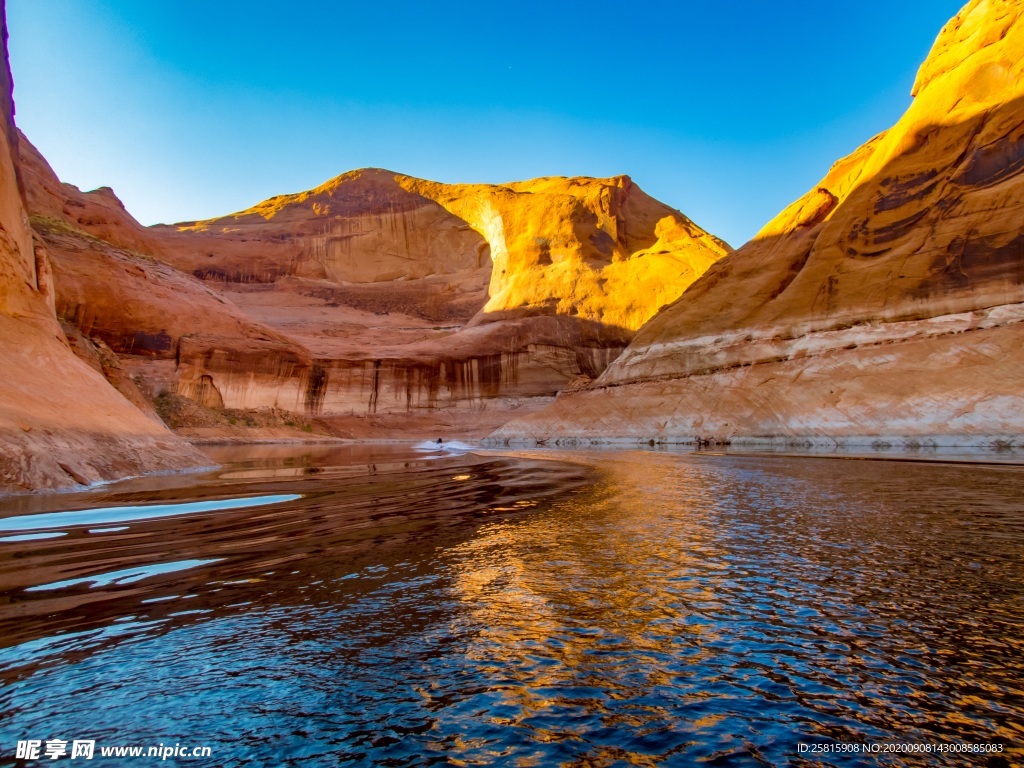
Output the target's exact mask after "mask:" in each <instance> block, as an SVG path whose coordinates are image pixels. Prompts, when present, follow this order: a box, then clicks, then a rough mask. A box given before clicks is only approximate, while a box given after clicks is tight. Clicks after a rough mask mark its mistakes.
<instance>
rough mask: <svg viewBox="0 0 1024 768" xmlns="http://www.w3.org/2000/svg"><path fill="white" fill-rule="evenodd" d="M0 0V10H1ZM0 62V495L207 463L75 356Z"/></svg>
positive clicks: (4, 69) (5, 70) (8, 81)
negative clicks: (29, 195) (29, 202)
mask: <svg viewBox="0 0 1024 768" xmlns="http://www.w3.org/2000/svg"><path fill="white" fill-rule="evenodd" d="M2 15H3V13H2V7H0V16H2ZM3 41H4V60H3V63H2V64H0V133H2V135H0V369H2V370H3V376H0V493H5V492H12V491H13V492H16V491H28V490H37V489H55V488H68V487H74V486H77V485H81V484H84V483H90V482H95V481H98V480H107V479H113V478H117V477H122V476H125V475H132V474H138V473H141V472H147V471H154V470H170V469H183V468H186V467H191V466H197V465H202V464H208V463H210V462H209V460H208V459H206V457H204V456H203V455H202V454H200V453H199V452H197V451H196V450H194V449H193V448H191V447H190V446H189V445H187V444H186V443H184V442H183V441H181V440H180V439H178V438H177V437H175V436H174V435H173V434H172V433H171V432H169V431H168V430H167V429H166V428H165V427H164V426H163V425H161V424H158V423H156V422H154V421H152V420H150V419H148V418H146V417H145V416H144V415H143V414H142V413H141V412H140V411H139V410H137V409H136V408H135V407H134V406H132V405H131V404H130V403H129V402H128V401H127V400H126V399H125V398H124V397H123V396H122V395H120V394H119V393H118V392H117V391H115V390H114V389H113V388H112V387H111V386H110V385H109V384H108V383H107V382H106V380H105V379H104V377H103V375H102V374H101V373H99V372H97V371H96V370H94V369H93V368H91V367H90V366H88V365H87V364H85V363H84V362H82V361H80V360H79V359H78V358H77V357H76V356H75V355H74V353H73V352H72V351H71V349H70V348H69V346H68V343H67V340H66V338H65V336H64V333H63V332H62V330H61V326H60V325H59V323H58V322H57V318H56V317H55V315H54V311H53V306H54V295H53V283H52V278H51V273H50V268H49V262H48V258H47V254H46V248H45V245H44V244H43V243H41V242H36V241H34V239H33V233H32V229H31V228H30V226H29V220H28V216H27V214H26V211H25V206H24V199H23V196H22V191H23V186H22V180H21V178H20V173H19V166H18V161H17V158H18V135H17V132H16V129H15V127H14V120H13V116H14V104H13V100H12V89H13V86H12V81H11V73H10V68H9V66H8V64H7V57H6V41H7V27H6V21H4V23H3Z"/></svg>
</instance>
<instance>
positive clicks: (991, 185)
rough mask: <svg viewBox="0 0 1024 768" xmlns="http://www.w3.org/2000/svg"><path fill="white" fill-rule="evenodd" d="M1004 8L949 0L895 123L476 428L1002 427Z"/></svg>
mask: <svg viewBox="0 0 1024 768" xmlns="http://www.w3.org/2000/svg"><path fill="white" fill-rule="evenodd" d="M1022 13H1024V7H1022V6H1021V5H1020V4H1019V3H1016V2H1006V1H1005V0H972V2H970V3H968V4H967V6H965V7H964V9H963V10H962V11H961V12H960V13H959V14H958V15H957V16H956V17H955V18H954V19H953V20H952V21H950V23H949V24H948V25H947V26H946V27H945V28H944V29H943V30H942V32H941V34H940V35H939V37H938V39H937V41H936V43H935V46H934V47H933V49H932V52H931V54H930V55H929V57H928V59H927V61H926V62H925V63H924V65H923V66H922V67H921V70H920V72H919V74H918V78H917V82H916V83H915V85H914V91H913V93H914V102H913V104H912V106H911V107H910V108H909V109H908V110H907V112H906V114H905V115H904V116H903V118H902V119H901V120H900V121H899V123H897V124H896V125H895V126H894V127H893V128H891V129H890V130H888V131H886V132H885V133H883V134H881V135H879V136H877V137H875V138H874V139H872V140H871V141H870V142H868V143H867V144H865V145H864V146H863V147H861V148H860V149H858V150H857V151H856V152H854V153H853V154H852V155H850V156H849V157H847V158H845V159H844V160H841V161H840V162H838V163H837V164H836V165H835V166H834V167H833V168H832V169H831V171H830V172H829V173H828V175H827V176H826V177H825V178H824V179H823V180H822V181H821V183H820V184H819V185H818V186H817V187H816V188H815V189H814V190H812V191H811V192H809V193H808V194H807V195H805V196H804V197H803V198H801V199H800V200H798V201H797V202H795V203H794V204H793V205H791V206H790V207H789V208H787V209H786V210H785V211H783V212H782V213H781V214H780V215H779V216H778V217H777V218H776V219H775V220H774V221H772V222H771V223H769V224H768V225H767V226H766V227H765V228H764V229H763V230H762V231H761V232H760V233H759V234H758V236H757V237H756V238H755V239H754V240H753V241H751V242H750V243H748V244H747V245H745V246H744V247H742V248H741V249H739V250H738V251H736V252H735V253H733V254H732V255H731V256H729V257H728V258H725V259H723V260H721V261H719V262H718V263H717V264H715V265H714V266H713V267H712V268H711V269H710V270H708V272H707V274H705V275H704V277H703V278H702V279H701V280H699V281H697V282H696V283H695V284H694V285H693V286H692V287H691V288H690V289H689V290H687V291H686V292H685V293H684V294H683V296H682V297H681V298H680V299H679V300H678V301H677V302H676V303H675V304H673V305H672V306H671V307H670V308H668V309H667V310H665V311H664V312H662V313H661V314H659V315H658V316H657V317H655V318H654V319H653V320H651V322H649V323H648V324H647V325H645V326H644V327H643V328H642V329H641V330H640V332H639V333H638V334H637V336H636V338H635V339H634V340H633V342H632V343H631V345H630V347H629V348H628V349H627V350H626V352H625V353H624V354H623V355H622V356H621V357H619V358H618V359H617V360H616V361H615V362H614V363H613V364H612V365H611V366H610V367H609V369H608V370H607V371H606V372H605V373H604V374H603V375H602V376H601V378H600V379H599V380H598V381H596V382H594V384H593V385H592V386H591V387H589V388H587V389H586V390H585V391H581V392H578V393H574V394H571V395H567V396H565V397H563V398H561V399H559V401H558V402H557V403H556V404H555V405H554V406H553V407H552V408H550V409H548V410H545V411H544V412H542V413H540V414H538V415H537V416H536V417H534V418H527V419H525V420H521V421H516V422H513V423H511V424H508V425H506V426H505V427H503V428H502V429H501V430H499V431H498V432H497V434H496V435H495V437H496V438H501V439H506V438H514V437H525V438H533V439H567V438H572V437H585V438H602V439H603V438H608V437H629V438H644V439H647V438H657V439H676V440H686V439H693V438H694V437H696V436H711V437H716V438H721V439H733V440H736V439H742V438H747V439H783V440H794V439H795V440H805V439H811V440H814V439H824V438H828V437H832V438H840V439H845V440H853V439H858V438H859V439H866V440H869V441H870V440H875V439H884V438H888V437H894V438H896V437H904V438H908V439H910V440H913V441H917V442H920V441H922V440H934V441H942V442H955V443H964V442H989V443H991V442H993V441H1007V440H1019V439H1020V438H1021V435H1022V434H1024V410H1022V409H1021V408H1020V403H1021V398H1022V397H1024V354H1022V352H1024V350H1022V349H1021V339H1022V338H1024V325H1022V324H1021V321H1022V320H1024V226H1022V221H1024V173H1022V171H1024V21H1022V19H1021V15H1022ZM739 297H742V301H739V300H737V299H738V298H739Z"/></svg>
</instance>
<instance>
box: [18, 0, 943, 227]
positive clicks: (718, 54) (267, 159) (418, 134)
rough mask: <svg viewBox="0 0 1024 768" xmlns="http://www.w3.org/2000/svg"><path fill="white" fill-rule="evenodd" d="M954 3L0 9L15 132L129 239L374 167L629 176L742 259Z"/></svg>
mask: <svg viewBox="0 0 1024 768" xmlns="http://www.w3.org/2000/svg"><path fill="white" fill-rule="evenodd" d="M961 5H962V3H961V2H960V0H955V1H952V2H951V1H950V0H902V2H899V3H894V2H892V0H853V1H850V2H844V1H843V0H833V2H822V0H814V1H813V2H810V1H808V2H804V0H797V1H794V2H782V1H781V0H780V1H778V2H768V1H767V0H764V1H757V2H754V1H753V0H749V1H748V0H735V1H733V2H701V3H696V2H688V1H687V0H678V1H677V2H664V3H660V2H659V3H636V4H628V3H611V2H604V1H602V0H594V1H593V2H586V3H583V2H570V1H566V2H558V0H546V2H512V3H509V2H505V3H496V2H491V3H488V2H473V3H464V4H460V3H455V2H448V3H440V2H438V3H427V2H422V0H420V2H415V3H404V2H368V1H367V0H363V1H362V2H358V3H352V2H323V3H320V4H313V3H304V4H290V3H281V2H278V3H261V2H256V1H255V0H250V1H249V2H246V3H234V2H219V3H218V2H193V1H192V0H174V2H164V1H163V0H151V1H149V2H138V1H137V0H8V25H9V28H10V35H11V37H10V43H9V45H10V51H11V67H12V70H13V72H14V81H15V92H14V97H15V103H16V109H17V115H16V121H17V123H18V125H19V126H20V127H21V128H22V129H23V130H24V131H25V133H26V134H27V135H28V136H29V138H30V139H31V140H32V141H33V143H35V144H36V146H38V147H39V148H40V150H41V151H42V152H43V154H44V155H45V156H46V157H47V159H48V160H49V161H50V163H51V165H53V167H54V169H55V170H56V171H57V173H58V175H59V176H60V177H61V179H62V180H64V181H69V182H71V183H73V184H77V185H78V186H80V187H82V188H83V189H92V188H94V187H97V186H101V185H107V186H112V187H113V188H114V190H115V192H117V194H118V195H119V196H120V197H121V199H122V200H123V201H124V202H125V204H126V206H127V207H128V209H129V210H130V211H131V212H132V213H133V214H134V215H135V216H136V217H137V218H138V219H139V220H140V221H142V222H143V223H145V224H152V223H156V222H171V221H182V220H188V219H196V218H206V217H211V216H215V215H220V214H225V213H229V212H231V211H235V210H238V209H241V208H246V207H248V206H250V205H252V204H254V203H256V202H258V201H260V200H262V199H265V198H267V197H270V196H272V195H275V194H281V193H286V192H297V191H299V190H302V189H307V188H310V187H313V186H316V185H317V184H320V183H321V182H323V181H325V180H326V179H328V178H331V177H332V176H336V175H337V174H339V173H342V172H344V171H346V170H350V169H353V168H360V167H367V166H378V167H384V168H389V169H391V170H395V171H400V172H402V173H407V174H410V175H413V176H420V177H423V178H429V179H435V180H438V181H446V182H502V181H512V180H518V179H525V178H531V177H535V176H549V175H585V176H610V175H614V174H619V173H628V174H629V175H631V176H632V177H633V179H634V180H635V181H636V182H637V183H639V184H640V185H641V186H642V187H643V188H644V189H645V190H646V191H647V192H648V193H650V194H652V195H654V196H655V197H657V198H659V199H661V200H663V201H665V202H666V203H668V204H670V205H672V206H674V207H677V208H679V209H680V210H682V211H683V212H684V213H686V214H687V215H689V216H690V217H691V218H693V219H694V220H695V221H696V222H697V223H698V224H700V225H701V226H703V227H704V228H706V229H708V230H710V231H711V232H714V233H715V234H717V235H719V236H721V237H724V238H725V239H726V240H728V241H729V242H730V243H732V244H733V245H740V244H741V243H743V242H744V241H745V240H747V239H749V238H750V237H752V236H753V235H754V233H755V232H756V231H757V230H758V229H759V228H760V227H761V226H762V225H763V224H764V223H765V222H767V221H768V220H769V219H770V218H771V217H772V216H774V215H775V214H776V213H777V212H778V211H779V210H781V209H782V208H783V207H785V206H786V205H787V204H788V203H790V202H791V201H792V200H793V199H795V198H796V197H798V196H799V195H801V194H803V192H805V191H806V190H807V189H808V188H810V187H811V186H812V185H813V184H814V183H815V182H817V181H818V179H820V178H821V177H822V176H823V175H824V174H825V173H826V171H827V170H828V168H829V166H830V165H831V164H832V163H833V162H834V161H835V160H837V159H838V158H839V157H841V156H842V155H845V154H847V153H849V152H850V151H852V150H853V149H855V148H856V147H857V146H858V145H860V144H861V143H863V142H864V141H866V140H867V139H868V138H870V137H871V136H872V135H874V134H875V133H878V132H879V131H881V130H883V129H885V128H887V127H888V126H890V125H891V124H892V123H894V122H895V121H896V120H897V119H898V118H899V116H900V114H902V112H903V110H904V109H906V106H907V105H908V104H909V102H910V95H909V94H910V87H911V84H912V83H913V79H914V75H915V73H916V70H917V67H918V65H919V64H920V62H921V61H922V60H923V58H924V56H925V55H926V54H927V52H928V49H929V48H930V47H931V44H932V42H933V40H934V39H935V36H936V34H937V33H938V31H939V29H940V28H941V27H942V25H943V24H944V23H945V22H946V21H947V20H948V19H949V18H950V17H951V16H952V15H953V14H955V13H956V12H957V10H959V8H960V6H961Z"/></svg>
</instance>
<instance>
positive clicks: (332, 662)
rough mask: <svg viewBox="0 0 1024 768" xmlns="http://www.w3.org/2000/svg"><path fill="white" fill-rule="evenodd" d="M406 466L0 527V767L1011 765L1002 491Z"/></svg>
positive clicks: (876, 472) (513, 465) (285, 480)
mask: <svg viewBox="0 0 1024 768" xmlns="http://www.w3.org/2000/svg"><path fill="white" fill-rule="evenodd" d="M426 448H428V447H426V446H424V447H423V450H415V449H413V448H409V447H386V446H378V447H363V448H345V449H337V448H318V449H310V448H304V449H295V448H283V447H276V448H275V447H251V448H248V449H244V450H242V451H240V450H239V449H231V450H227V449H225V450H224V451H223V452H222V453H221V454H220V455H219V456H218V457H217V458H218V459H219V460H220V461H221V462H222V463H224V468H223V469H221V470H219V471H217V472H215V473H212V474H209V475H206V476H201V477H195V476H191V477H169V478H150V479H147V480H141V481H133V482H131V483H126V484H120V485H117V486H111V487H108V488H105V489H101V490H99V491H97V492H93V493H90V494H65V495H60V496H49V497H22V498H17V499H8V500H6V501H4V502H0V532H3V533H5V534H8V533H10V535H5V537H4V539H0V643H2V646H3V647H2V649H0V680H2V681H3V686H4V687H3V689H2V692H0V762H2V763H4V764H13V763H14V747H15V744H16V742H17V741H18V740H19V739H40V740H46V739H55V738H61V739H67V740H71V739H76V738H77V739H95V740H96V742H97V745H145V746H149V745H157V744H164V745H174V744H176V743H179V744H182V745H187V746H190V747H191V746H195V745H201V746H209V747H210V749H211V755H212V756H211V757H210V758H206V759H178V760H175V759H174V758H171V759H169V760H167V761H165V762H164V764H168V765H173V764H180V765H211V766H214V765H215V766H242V765H245V766H250V765H267V766H280V765H311V766H320V765H324V766H327V765H331V766H333V765H380V766H419V765H434V764H445V765H448V764H451V765H514V766H530V765H537V766H550V765H567V766H611V765H640V766H648V765H671V766H689V765H695V764H708V765H719V766H747V765H750V766H761V765H841V766H846V765H922V766H923V765H993V766H996V765H1016V764H1020V762H1021V761H1022V760H1024V753H1022V752H1021V747H1022V746H1024V674H1022V669H1024V665H1022V662H1021V659H1024V631H1022V630H1024V600H1022V597H1024V557H1022V555H1024V470H1022V468H1020V467H1015V466H969V465H956V464H936V463H932V464H928V463H901V462H888V461H843V460H838V459H815V458H781V457H737V456H709V455H696V454H673V453H664V452H659V453H653V452H640V451H609V452H600V453H597V452H595V453H588V452H555V451H549V452H533V453H530V454H520V455H517V456H505V455H499V454H491V453H487V452H483V453H480V454H471V453H462V452H459V451H454V452H438V451H430V450H426ZM268 498H270V499H271V500H270V501H268ZM62 509H64V510H78V511H77V512H76V513H75V514H74V515H67V516H65V517H61V516H60V515H55V514H53V513H55V512H57V511H58V510H62ZM43 534H46V537H45V538H31V539H25V538H24V537H25V536H35V535H38V536H42V535H43ZM57 534H60V535H57ZM800 742H803V743H805V744H811V743H818V744H832V743H838V742H871V743H874V744H883V743H886V742H898V743H919V744H933V745H934V744H940V743H941V744H949V743H960V742H965V743H971V744H997V743H998V744H1001V745H1003V752H1002V753H1001V754H999V755H996V756H995V757H988V756H985V755H977V754H974V755H962V754H960V755H955V754H935V753H933V754H929V755H923V754H920V753H917V754H914V753H910V754H906V753H904V754H891V753H890V754H886V753H881V754H874V755H864V754H858V755H850V754H846V755H836V754H834V753H831V754H811V753H809V752H804V753H801V752H800V751H799V750H800V748H799V746H798V745H799V743H800ZM98 748H99V746H98V747H97V750H98ZM43 762H44V763H45V764H51V761H49V760H45V761H43ZM156 762H160V761H159V760H156V759H155V758H153V759H150V760H149V761H146V760H134V761H133V760H128V759H113V758H101V757H100V755H99V752H98V751H97V753H96V758H95V759H94V761H93V762H92V763H88V764H97V765H104V764H108V765H129V764H154V763H156ZM72 764H74V763H72Z"/></svg>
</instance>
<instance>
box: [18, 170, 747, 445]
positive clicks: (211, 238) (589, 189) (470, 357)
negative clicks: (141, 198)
mask: <svg viewBox="0 0 1024 768" xmlns="http://www.w3.org/2000/svg"><path fill="white" fill-rule="evenodd" d="M89 194H95V193H89ZM38 197H39V198H40V199H41V200H47V199H48V200H53V199H54V196H53V195H42V194H40V195H38ZM109 197H110V196H109V194H107V193H104V200H107V199H109ZM41 210H42V209H41ZM77 210H82V209H77ZM75 211H76V209H75V207H74V206H68V205H66V204H65V205H63V207H62V215H64V217H65V218H67V215H68V213H69V212H70V213H71V214H74V213H75ZM100 218H102V219H104V221H103V222H102V225H103V226H105V227H106V228H107V231H117V235H118V237H119V238H120V240H119V242H121V243H122V244H128V243H130V242H133V241H138V240H139V239H141V238H149V240H150V242H149V245H148V246H147V247H148V249H149V251H150V252H151V253H154V254H158V256H159V258H160V259H162V260H164V261H166V262H167V263H168V264H170V265H173V266H174V267H176V268H177V269H178V270H180V271H183V272H188V273H190V275H191V276H192V277H194V278H196V279H198V280H201V281H202V282H203V284H204V285H205V286H207V287H208V288H209V289H211V290H213V291H215V292H216V294H217V295H219V296H221V297H224V298H225V299H226V300H227V302H228V304H230V305H231V306H237V307H238V308H239V309H240V310H241V311H243V312H244V313H245V315H246V316H247V317H248V318H250V319H251V320H252V321H253V322H254V323H258V324H259V325H260V326H261V327H263V328H266V327H271V328H273V329H274V330H275V331H276V332H277V333H278V334H280V336H279V337H273V338H272V337H271V336H270V335H269V334H267V333H263V334H262V335H260V334H254V333H249V334H248V335H247V336H245V337H243V336H242V335H241V334H239V333H237V332H230V331H228V332H223V331H217V332H213V331H212V330H210V331H209V332H203V333H193V334H187V335H179V336H175V334H174V333H173V332H172V331H168V332H167V335H168V336H170V337H171V339H170V342H171V346H172V347H173V349H174V355H175V359H176V360H177V361H178V369H177V371H178V384H177V391H178V392H179V393H181V394H183V395H185V396H187V397H189V398H192V399H195V400H196V401H198V402H200V403H202V404H204V405H208V406H212V407H227V408H261V407H268V408H279V409H285V410H291V411H297V412H300V413H303V414H305V415H307V416H315V417H319V418H321V419H325V420H327V421H331V420H333V422H334V423H335V424H336V426H337V427H338V430H339V432H340V433H342V434H349V433H352V430H355V433H358V434H364V433H367V434H374V433H377V432H381V431H384V430H386V431H388V432H394V431H396V430H397V431H399V432H404V431H407V430H408V429H413V430H414V431H417V432H419V431H423V432H424V433H425V434H432V433H433V432H434V431H435V422H436V426H440V427H444V428H447V429H454V430H457V431H459V432H461V433H466V432H469V433H471V434H485V433H486V432H487V431H490V430H491V429H493V428H494V427H496V426H498V425H499V424H501V423H503V422H504V421H506V420H507V419H508V418H509V416H510V414H511V413H516V412H522V411H523V410H524V409H525V410H529V409H536V408H539V407H541V406H543V405H546V404H547V403H549V402H550V401H551V400H552V398H553V397H554V395H555V394H557V392H559V391H560V390H562V389H564V388H565V387H566V386H570V385H573V384H574V383H578V382H581V381H589V380H591V379H593V378H595V377H596V376H597V375H599V374H600V372H601V371H603V370H604V369H605V367H607V365H608V363H609V362H610V361H611V360H612V359H614V358H615V356H616V355H618V353H619V352H620V351H621V350H622V349H623V348H625V346H626V344H627V343H628V342H629V340H630V338H632V336H633V333H634V331H635V329H636V328H637V327H638V326H639V325H640V324H642V322H643V321H644V320H646V319H647V318H648V317H650V316H651V315H653V314H654V312H656V311H657V309H658V308H659V307H660V306H662V305H663V304H664V303H666V302H668V301H671V300H672V299H674V298H675V297H677V296H678V295H679V293H681V292H682V290H683V289H684V288H685V287H686V286H687V285H689V284H690V282H692V281H693V280H694V279H695V278H696V277H697V276H699V275H700V274H702V273H703V271H704V270H706V269H707V267H708V266H709V265H710V264H712V263H713V262H714V261H715V260H716V259H718V258H719V257H721V256H722V255H724V254H725V253H727V252H728V250H729V248H728V246H727V245H726V244H724V243H723V242H721V241H720V240H717V239H716V238H714V237H712V236H710V235H708V234H707V233H706V232H704V231H703V230H701V229H700V228H699V227H697V226H696V225H695V224H693V223H692V222H691V221H690V220H689V219H687V218H686V217H685V216H683V215H682V214H680V213H679V212H678V211H675V210H673V209H671V208H669V207H668V206H665V205H663V204H662V203H659V202H658V201H656V200H654V199H653V198H651V197H649V196H647V195H646V194H644V193H643V191H642V190H640V189H639V187H637V186H636V185H635V184H633V182H632V181H631V180H630V179H628V178H627V177H615V178H612V179H564V178H558V179H539V180H535V181H533V182H521V183H516V184H511V185H504V186H495V185H445V184H437V183H434V182H427V181H423V180H420V179H413V178H411V177H407V176H402V175H399V174H394V173H391V172H388V171H383V170H376V169H370V170H364V171H355V172H352V173H348V174H344V175H342V176H339V177H337V178H335V179H333V180H331V181H330V182H327V183H326V184H324V185H322V186H321V187H318V188H317V189H314V190H310V191H309V192H303V193H300V194H297V195H287V196H279V197H276V198H271V199H270V200H267V201H265V202H263V203H261V204H259V205H257V206H255V207H253V208H251V209H249V210H246V211H242V212H240V213H237V214H232V215H231V216H227V217H222V218H220V219H215V220H210V221H204V222H188V223H184V224H179V225H175V226H173V227H171V226H162V227H154V228H150V229H148V230H144V231H142V232H141V233H138V234H135V235H134V237H131V238H129V237H128V236H126V235H125V234H123V233H121V232H120V230H119V229H117V228H115V227H114V226H113V225H112V224H111V223H110V221H109V220H110V219H111V218H112V217H111V216H110V215H107V216H105V217H97V216H95V215H88V214H87V215H86V216H85V217H83V218H79V219H78V220H77V221H76V222H75V226H78V227H82V228H84V229H86V230H89V229H90V228H92V227H94V226H95V225H94V223H93V222H95V221H99V220H100ZM119 221H120V219H119ZM93 231H95V230H93ZM97 234H98V235H102V233H97ZM78 282H79V283H80V282H81V281H78ZM60 283H61V281H58V286H60ZM64 301H66V302H67V305H68V307H69V308H70V307H71V306H72V305H73V304H75V303H76V302H78V297H73V296H71V295H70V292H69V293H68V294H67V295H65V292H64V290H63V289H61V288H60V287H59V288H58V302H59V303H60V302H64ZM98 303H100V304H102V303H103V301H102V300H100V301H99V302H98ZM91 304H92V302H90V301H88V300H86V301H85V302H84V305H85V306H86V307H89V306H90V305H91ZM62 306H63V304H62ZM125 321H126V324H127V325H129V326H132V327H136V326H138V322H137V321H135V320H129V319H128V318H125ZM204 327H206V328H209V324H205V325H204ZM108 343H110V342H109V341H108ZM123 351H127V350H123Z"/></svg>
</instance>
